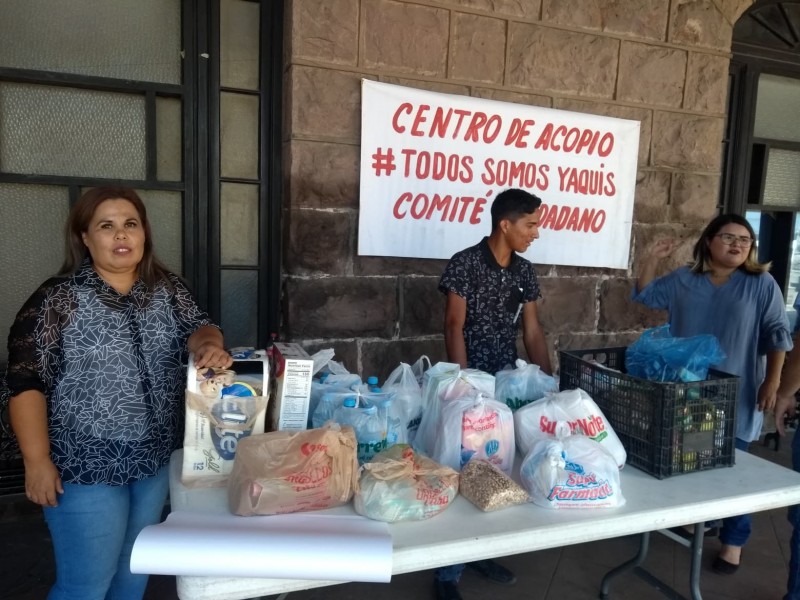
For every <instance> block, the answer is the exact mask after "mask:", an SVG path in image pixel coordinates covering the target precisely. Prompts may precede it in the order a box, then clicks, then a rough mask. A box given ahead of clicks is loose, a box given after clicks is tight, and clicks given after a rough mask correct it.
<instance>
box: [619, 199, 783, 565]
mask: <svg viewBox="0 0 800 600" xmlns="http://www.w3.org/2000/svg"><path fill="white" fill-rule="evenodd" d="M754 241H755V233H754V231H753V228H752V227H751V226H750V224H749V223H748V222H747V220H746V219H744V218H743V217H741V216H739V215H733V214H727V215H720V216H718V217H717V218H715V219H714V220H713V221H711V222H710V223H709V224H708V226H706V228H705V230H703V233H702V234H701V235H700V238H699V239H698V240H697V243H696V244H695V246H694V251H693V257H694V262H693V264H692V265H691V266H688V267H681V268H678V269H676V270H675V271H673V272H671V273H669V274H667V275H664V276H663V277H660V278H657V279H656V278H655V274H656V272H657V270H658V267H659V264H660V262H661V261H662V260H664V259H666V258H668V257H669V256H671V255H672V253H673V251H674V249H675V247H676V244H675V242H674V240H670V239H664V240H659V241H657V242H656V243H655V244H654V245H653V247H652V248H651V250H650V252H649V253H648V255H647V256H646V257H645V258H644V260H643V261H642V264H641V266H640V270H639V278H638V281H637V284H636V290H635V292H634V297H633V298H634V300H635V301H637V302H641V303H642V304H645V305H647V306H649V307H650V308H657V309H666V310H667V311H669V324H670V332H671V333H672V335H673V336H676V337H691V336H694V335H699V334H701V333H710V334H713V335H715V336H716V337H717V339H719V341H720V344H721V346H722V349H723V350H724V351H725V354H726V358H725V360H724V361H723V362H722V363H720V364H718V365H714V366H715V367H716V368H718V369H719V370H721V371H725V372H727V373H731V374H733V375H738V376H739V378H740V381H739V394H738V399H737V406H736V448H738V449H740V450H747V446H748V445H749V443H750V442H752V441H753V440H756V439H758V437H759V435H760V431H761V424H762V421H763V413H764V411H765V410H766V411H771V410H773V408H774V406H775V398H776V396H775V395H776V392H777V390H778V385H779V383H780V374H781V367H782V366H783V360H784V356H785V353H786V351H787V350H791V348H792V341H791V334H790V330H789V320H788V318H787V316H786V308H785V306H784V301H783V295H782V293H781V290H780V288H779V287H778V284H777V283H776V282H775V279H774V278H773V277H772V276H771V275H769V273H767V270H768V269H769V265H768V264H766V265H765V264H760V263H759V262H758V260H757V254H756V248H755V244H754ZM750 520H751V519H750V515H741V516H738V517H731V518H729V519H724V521H723V527H722V530H721V531H720V541H721V542H722V548H721V549H720V554H719V556H718V557H717V559H716V560H715V561H714V570H715V571H717V572H720V573H725V574H731V573H734V572H735V571H736V570H737V569H738V566H739V562H740V558H741V550H742V546H744V544H745V543H746V542H747V539H748V538H749V536H750Z"/></svg>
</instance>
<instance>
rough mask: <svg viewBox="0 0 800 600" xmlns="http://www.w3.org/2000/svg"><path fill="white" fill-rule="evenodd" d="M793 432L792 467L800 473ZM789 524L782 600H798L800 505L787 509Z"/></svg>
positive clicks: (798, 443)
mask: <svg viewBox="0 0 800 600" xmlns="http://www.w3.org/2000/svg"><path fill="white" fill-rule="evenodd" d="M797 431H798V430H795V432H794V439H793V440H792V467H793V468H794V470H795V471H797V472H798V473H800V436H798V435H797ZM789 522H790V523H791V524H792V539H791V541H790V542H789V547H790V548H791V558H790V559H789V583H788V585H787V589H786V595H785V596H784V597H783V600H800V505H798V504H795V505H794V506H790V507H789Z"/></svg>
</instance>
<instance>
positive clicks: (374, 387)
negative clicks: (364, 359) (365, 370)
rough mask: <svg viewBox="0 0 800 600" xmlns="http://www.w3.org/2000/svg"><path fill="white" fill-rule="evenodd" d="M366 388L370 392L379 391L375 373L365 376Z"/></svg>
mask: <svg viewBox="0 0 800 600" xmlns="http://www.w3.org/2000/svg"><path fill="white" fill-rule="evenodd" d="M367 388H368V389H369V391H370V392H376V391H377V392H380V391H381V388H379V387H378V378H377V377H375V375H372V376H371V377H367Z"/></svg>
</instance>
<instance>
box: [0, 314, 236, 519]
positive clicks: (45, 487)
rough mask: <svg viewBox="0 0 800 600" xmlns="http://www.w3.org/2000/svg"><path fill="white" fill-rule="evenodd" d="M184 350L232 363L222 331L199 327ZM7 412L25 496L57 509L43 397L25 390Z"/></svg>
mask: <svg viewBox="0 0 800 600" xmlns="http://www.w3.org/2000/svg"><path fill="white" fill-rule="evenodd" d="M187 347H188V349H189V351H190V352H192V353H193V354H194V355H195V364H197V366H198V367H220V368H228V367H229V366H231V364H233V359H232V358H231V356H230V354H228V353H227V352H226V351H225V349H224V347H223V337H222V332H220V330H219V329H217V328H216V327H213V326H210V325H205V326H203V327H199V328H198V329H197V330H196V331H195V332H194V333H192V335H191V336H189V339H188V341H187ZM8 411H9V417H10V420H11V426H12V428H13V429H14V434H15V435H16V437H17V442H18V443H19V448H20V452H21V453H22V461H23V464H24V466H25V495H26V496H27V497H28V499H29V500H31V502H34V503H35V504H39V505H40V506H58V494H63V493H64V487H63V486H62V483H61V477H60V476H59V474H58V470H57V469H56V466H55V465H54V464H53V461H52V460H51V458H50V437H49V435H48V432H47V400H46V399H45V396H44V394H43V393H42V392H40V391H38V390H26V391H24V392H22V393H20V394H18V395H16V396H14V397H12V398H11V400H10V402H9V406H8Z"/></svg>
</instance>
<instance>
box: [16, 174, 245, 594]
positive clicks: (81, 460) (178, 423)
mask: <svg viewBox="0 0 800 600" xmlns="http://www.w3.org/2000/svg"><path fill="white" fill-rule="evenodd" d="M66 236H67V239H66V242H67V243H66V258H65V261H64V265H63V266H62V269H61V271H60V273H59V275H58V276H56V277H53V278H51V279H49V280H47V281H46V282H44V283H43V284H42V285H41V286H40V287H39V289H38V290H36V292H34V294H33V295H32V296H31V297H30V298H29V299H28V301H27V302H26V303H25V305H24V306H23V307H22V309H21V310H20V312H19V313H18V315H17V318H16V320H15V322H14V324H13V326H12V328H11V333H10V335H9V341H8V349H9V362H8V370H7V373H6V382H7V384H8V387H9V388H10V391H11V400H10V403H9V416H10V420H11V425H12V427H13V429H14V432H15V434H16V436H17V439H18V441H19V446H20V450H21V451H22V457H23V461H24V465H25V493H26V495H27V497H28V498H29V499H30V500H31V501H32V502H35V503H36V504H39V505H41V506H42V507H43V509H44V515H45V520H46V521H47V524H48V527H49V529H50V533H51V537H52V540H53V548H54V552H55V558H56V582H55V584H54V586H53V588H52V589H51V591H50V595H49V599H50V600H62V599H63V600H66V599H71V600H94V599H98V600H102V599H103V598H106V597H108V598H125V599H134V598H141V597H142V595H143V594H144V590H145V587H146V585H147V576H146V575H132V574H131V572H130V552H131V548H132V546H133V542H134V540H135V539H136V536H137V535H138V533H139V531H141V529H142V528H144V527H145V526H147V525H150V524H153V523H157V522H158V521H159V520H160V517H161V512H162V510H163V507H164V502H165V500H166V496H167V491H168V488H169V481H168V474H167V469H168V466H167V465H168V462H169V457H170V454H171V452H172V451H173V450H174V449H175V448H177V447H178V446H179V445H180V439H181V435H182V433H183V432H182V414H183V411H182V399H183V389H184V386H185V383H184V382H185V370H184V367H183V365H184V363H185V360H186V358H187V352H193V353H194V355H195V358H196V363H197V366H198V367H203V366H208V367H228V366H230V364H231V363H232V360H231V357H230V355H229V354H228V353H227V352H226V351H225V350H224V346H223V338H222V333H221V332H220V330H219V329H218V328H217V327H216V326H214V325H213V324H212V323H211V320H210V319H209V318H208V315H207V314H206V313H205V312H203V311H202V310H200V309H199V308H198V306H197V305H196V304H195V302H194V300H193V298H192V296H191V294H190V293H189V291H188V290H187V288H186V286H185V285H184V284H183V282H182V281H181V280H180V279H179V278H178V277H177V276H175V275H174V274H172V273H170V272H168V271H167V270H166V268H165V267H164V266H163V265H162V264H161V263H160V262H159V261H158V260H157V259H156V258H155V256H154V253H153V243H152V238H151V233H150V225H149V223H148V221H147V213H146V210H145V207H144V204H143V203H142V201H141V199H140V198H139V196H138V195H137V194H136V192H135V191H133V190H131V189H127V188H95V189H92V190H89V191H88V192H86V193H85V194H84V195H83V196H82V197H81V199H80V200H79V201H78V202H77V203H76V204H75V206H74V207H73V208H72V210H71V211H70V215H69V219H68V221H67V231H66Z"/></svg>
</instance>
